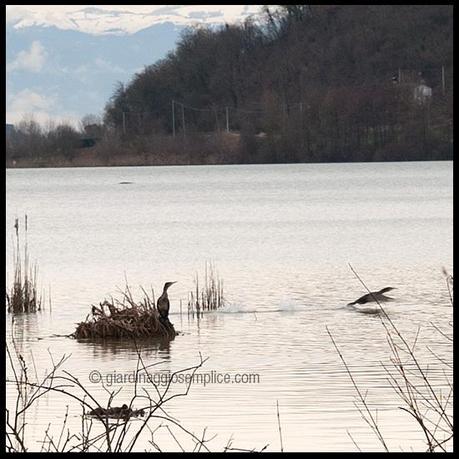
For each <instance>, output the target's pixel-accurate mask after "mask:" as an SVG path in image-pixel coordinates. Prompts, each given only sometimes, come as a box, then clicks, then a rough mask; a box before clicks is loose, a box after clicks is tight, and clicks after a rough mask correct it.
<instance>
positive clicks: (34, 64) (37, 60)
mask: <svg viewBox="0 0 459 459" xmlns="http://www.w3.org/2000/svg"><path fill="white" fill-rule="evenodd" d="M46 58H47V52H46V50H45V48H44V47H43V45H42V44H41V43H40V42H39V41H33V42H32V44H31V45H30V49H29V50H28V51H19V53H18V54H17V56H16V59H14V61H13V62H11V63H9V64H8V65H7V70H8V71H9V72H13V71H15V70H26V71H29V72H40V71H41V69H42V68H43V65H44V63H45V61H46Z"/></svg>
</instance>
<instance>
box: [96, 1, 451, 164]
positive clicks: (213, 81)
mask: <svg viewBox="0 0 459 459" xmlns="http://www.w3.org/2000/svg"><path fill="white" fill-rule="evenodd" d="M421 82H422V83H424V84H425V85H426V86H428V87H430V88H432V96H431V97H427V98H425V99H423V100H419V99H418V100H416V99H415V97H414V89H415V87H416V86H417V85H419V84H421ZM452 99H453V14H452V6H451V5H338V6H333V5H325V6H319V5H282V6H276V7H274V6H265V7H263V8H262V11H261V13H260V16H259V17H257V18H256V19H254V18H252V19H248V20H246V21H245V22H244V23H242V24H237V25H225V26H222V27H219V28H216V29H215V28H207V27H195V28H190V29H187V30H186V31H185V32H184V33H183V35H182V36H181V39H180V41H179V42H178V44H177V47H176V49H175V50H174V51H173V52H171V53H169V54H168V55H167V56H166V57H165V58H164V59H162V60H160V61H158V62H156V63H154V64H152V65H149V66H147V67H145V69H144V70H143V71H142V72H140V73H138V74H136V75H135V76H134V77H133V78H132V80H131V81H130V82H129V83H128V84H125V85H123V84H119V86H118V87H117V88H116V90H115V91H114V93H113V96H112V97H111V99H110V101H109V102H108V103H107V106H106V108H105V114H104V120H103V129H104V132H106V137H105V138H110V139H111V141H112V143H113V145H115V148H114V151H115V150H116V151H119V152H120V154H121V153H122V152H123V154H128V153H136V154H140V155H143V157H144V159H145V161H146V162H147V163H148V162H151V163H155V161H156V160H155V157H157V156H158V155H159V156H161V159H160V160H158V161H159V162H161V163H174V162H178V163H188V162H193V163H206V162H223V163H225V162H228V163H230V162H233V163H234V162H242V163H250V162H298V161H300V162H317V161H327V162H329V161H372V160H413V159H416V160H418V159H446V158H452V141H453V134H452V118H453V109H452ZM172 101H176V102H177V104H176V105H175V107H174V118H173V117H172V113H171V112H172V109H171V103H172ZM181 104H183V105H181ZM228 113H229V114H230V116H229V117H230V126H229V127H230V131H231V132H230V133H226V128H227V127H228V125H227V123H228ZM173 133H175V134H176V137H175V138H172V134H173ZM159 156H158V157H159Z"/></svg>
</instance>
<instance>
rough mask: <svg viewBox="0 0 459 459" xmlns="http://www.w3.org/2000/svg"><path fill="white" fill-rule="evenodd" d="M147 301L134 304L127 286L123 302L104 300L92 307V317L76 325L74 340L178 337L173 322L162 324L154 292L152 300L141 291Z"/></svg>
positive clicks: (89, 316)
mask: <svg viewBox="0 0 459 459" xmlns="http://www.w3.org/2000/svg"><path fill="white" fill-rule="evenodd" d="M142 291H143V293H144V298H143V299H142V301H140V302H139V303H137V302H135V301H134V299H133V297H132V294H131V291H130V289H129V287H128V286H127V285H126V289H125V292H123V297H122V299H121V300H117V299H112V300H111V301H107V300H105V301H103V302H102V303H100V304H99V306H95V305H93V306H92V308H91V314H90V315H88V317H86V320H85V321H84V322H80V323H79V324H78V325H77V328H76V330H75V333H74V334H73V337H75V338H77V339H98V338H130V339H140V338H151V337H158V338H168V339H173V338H174V337H175V336H176V331H175V329H174V326H173V325H172V324H171V323H170V322H164V321H163V322H161V321H160V317H159V314H158V311H157V309H156V307H155V301H154V292H153V291H152V297H151V298H150V296H149V295H148V293H147V292H146V291H145V290H144V289H142Z"/></svg>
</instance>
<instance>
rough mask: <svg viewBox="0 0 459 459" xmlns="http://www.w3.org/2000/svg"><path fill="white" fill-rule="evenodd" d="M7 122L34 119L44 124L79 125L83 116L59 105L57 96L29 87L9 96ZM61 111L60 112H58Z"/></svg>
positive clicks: (13, 122) (16, 122) (14, 122)
mask: <svg viewBox="0 0 459 459" xmlns="http://www.w3.org/2000/svg"><path fill="white" fill-rule="evenodd" d="M7 100H8V104H7V110H6V122H7V123H12V124H18V123H19V122H20V121H21V120H23V119H25V118H28V119H34V120H35V121H37V122H38V123H40V124H41V125H42V126H46V125H48V124H49V123H50V121H53V122H54V123H57V124H58V123H66V124H71V125H73V126H74V127H78V126H79V123H80V119H81V116H80V115H78V114H76V113H73V112H68V111H63V110H62V107H58V104H57V101H56V99H55V97H49V96H46V95H43V94H39V93H38V92H36V91H34V90H31V89H29V88H27V89H23V90H22V91H19V92H18V93H16V94H14V95H11V96H8V98H7ZM56 112H59V114H56Z"/></svg>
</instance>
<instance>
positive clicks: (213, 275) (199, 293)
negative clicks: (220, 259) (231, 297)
mask: <svg viewBox="0 0 459 459" xmlns="http://www.w3.org/2000/svg"><path fill="white" fill-rule="evenodd" d="M194 282H195V284H196V289H195V290H194V291H193V292H190V294H189V296H188V314H191V315H193V316H194V314H195V313H196V315H197V316H199V315H202V314H203V313H204V311H213V310H216V309H220V308H221V307H223V306H224V305H225V298H224V296H223V280H222V279H220V277H219V275H218V272H217V271H216V269H215V267H214V266H213V265H212V263H210V262H206V266H205V272H204V286H203V287H202V288H201V289H200V288H199V276H198V273H196V277H195V280H194Z"/></svg>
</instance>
